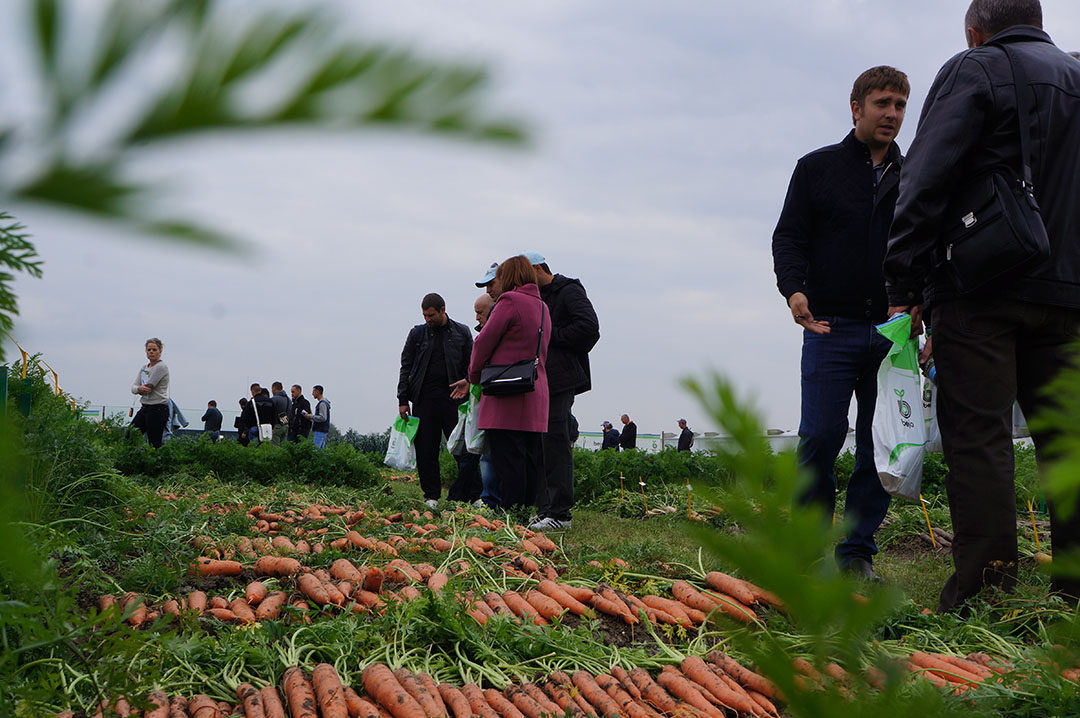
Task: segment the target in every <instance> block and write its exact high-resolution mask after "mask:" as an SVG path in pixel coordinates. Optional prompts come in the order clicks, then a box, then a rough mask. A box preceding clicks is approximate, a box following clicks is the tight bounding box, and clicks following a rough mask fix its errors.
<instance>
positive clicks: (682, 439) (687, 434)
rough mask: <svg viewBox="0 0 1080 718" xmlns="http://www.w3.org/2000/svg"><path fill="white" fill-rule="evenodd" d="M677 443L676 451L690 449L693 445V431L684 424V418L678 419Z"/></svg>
mask: <svg viewBox="0 0 1080 718" xmlns="http://www.w3.org/2000/svg"><path fill="white" fill-rule="evenodd" d="M679 429H681V431H680V432H679V445H678V447H676V451H690V449H691V448H693V446H694V432H692V431H690V427H689V426H687V425H686V419H679Z"/></svg>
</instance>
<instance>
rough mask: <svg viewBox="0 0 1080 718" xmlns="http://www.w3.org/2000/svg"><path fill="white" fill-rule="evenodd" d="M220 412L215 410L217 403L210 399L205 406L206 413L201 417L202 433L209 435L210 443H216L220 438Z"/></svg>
mask: <svg viewBox="0 0 1080 718" xmlns="http://www.w3.org/2000/svg"><path fill="white" fill-rule="evenodd" d="M221 420H222V416H221V410H220V409H218V408H217V402H216V401H214V400H213V399H211V400H210V401H209V402H207V404H206V413H204V414H203V415H202V422H203V431H204V432H205V433H207V434H209V435H210V441H211V442H213V443H215V444H216V443H217V442H218V439H220V438H221Z"/></svg>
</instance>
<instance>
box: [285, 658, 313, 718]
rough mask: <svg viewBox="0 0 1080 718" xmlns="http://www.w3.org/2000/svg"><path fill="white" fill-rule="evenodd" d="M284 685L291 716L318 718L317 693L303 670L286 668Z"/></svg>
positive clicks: (294, 667)
mask: <svg viewBox="0 0 1080 718" xmlns="http://www.w3.org/2000/svg"><path fill="white" fill-rule="evenodd" d="M282 685H283V686H284V687H285V699H286V700H287V701H288V702H289V715H290V716H292V718H318V713H317V711H316V705H317V704H316V703H315V691H314V690H313V689H312V688H311V683H309V682H308V679H307V676H305V675H304V671H303V669H302V668H300V667H299V666H292V667H291V668H286V669H285V673H283V674H282Z"/></svg>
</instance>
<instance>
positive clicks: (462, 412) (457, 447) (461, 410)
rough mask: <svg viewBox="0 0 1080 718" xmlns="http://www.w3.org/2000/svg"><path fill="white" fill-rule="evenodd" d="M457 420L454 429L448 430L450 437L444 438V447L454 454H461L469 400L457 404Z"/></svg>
mask: <svg viewBox="0 0 1080 718" xmlns="http://www.w3.org/2000/svg"><path fill="white" fill-rule="evenodd" d="M457 410H458V420H457V424H455V425H454V430H453V431H451V432H450V438H448V439H447V440H446V448H447V449H448V450H449V451H450V453H451V454H453V455H454V456H463V455H464V454H465V452H466V447H465V421H466V419H468V418H469V402H467V401H465V402H462V403H460V404H458V408H457Z"/></svg>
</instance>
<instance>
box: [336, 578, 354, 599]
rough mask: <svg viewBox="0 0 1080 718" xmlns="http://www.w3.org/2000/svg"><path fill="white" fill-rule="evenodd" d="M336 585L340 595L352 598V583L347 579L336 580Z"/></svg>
mask: <svg viewBox="0 0 1080 718" xmlns="http://www.w3.org/2000/svg"><path fill="white" fill-rule="evenodd" d="M336 585H337V590H338V591H341V595H342V596H344V597H345V598H352V595H353V585H352V584H351V583H349V582H348V581H338V582H337V584H336Z"/></svg>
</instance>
